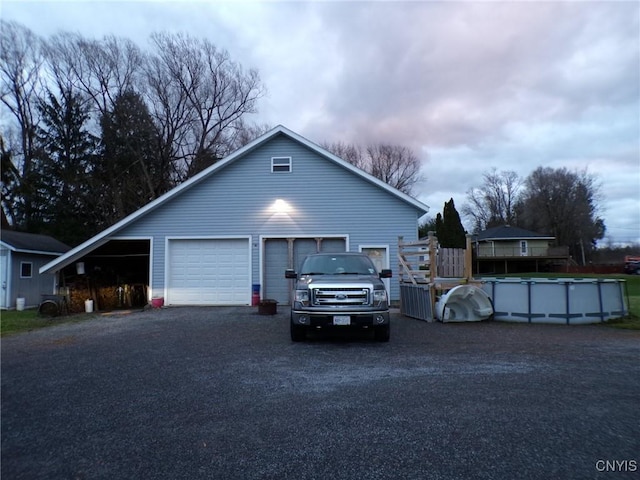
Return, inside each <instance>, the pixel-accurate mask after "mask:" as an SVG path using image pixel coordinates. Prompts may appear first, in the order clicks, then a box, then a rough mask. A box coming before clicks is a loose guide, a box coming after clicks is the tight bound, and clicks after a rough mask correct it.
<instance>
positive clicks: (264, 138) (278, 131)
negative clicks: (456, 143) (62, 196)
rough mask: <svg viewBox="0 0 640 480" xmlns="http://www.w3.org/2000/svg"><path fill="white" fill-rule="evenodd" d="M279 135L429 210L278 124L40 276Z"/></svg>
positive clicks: (424, 210) (51, 264)
mask: <svg viewBox="0 0 640 480" xmlns="http://www.w3.org/2000/svg"><path fill="white" fill-rule="evenodd" d="M278 135H284V136H286V137H288V138H290V139H292V140H294V141H296V142H298V143H300V144H302V145H304V146H305V147H307V148H309V149H311V150H312V151H314V152H316V153H317V154H319V155H321V156H323V157H324V158H326V159H328V160H330V161H332V162H334V163H335V164H337V165H339V166H341V167H343V168H344V169H346V170H349V171H350V172H352V173H355V174H356V175H358V176H360V177H361V178H363V179H364V180H366V181H367V182H370V183H372V184H374V185H376V186H378V187H379V188H381V189H383V190H386V191H387V192H388V193H390V194H391V195H393V196H395V197H397V198H399V199H400V200H402V201H403V202H405V203H407V204H409V205H411V206H412V207H414V208H415V209H416V210H417V211H418V212H420V215H423V214H425V213H427V212H428V211H429V207H428V206H427V205H425V204H424V203H422V202H420V201H418V200H416V199H415V198H413V197H411V196H409V195H407V194H405V193H403V192H401V191H400V190H398V189H396V188H393V187H392V186H391V185H389V184H387V183H385V182H383V181H382V180H379V179H378V178H376V177H374V176H373V175H370V174H368V173H366V172H365V171H363V170H360V169H359V168H357V167H355V166H353V165H352V164H350V163H349V162H347V161H345V160H343V159H341V158H340V157H337V156H336V155H334V154H332V153H331V152H329V151H327V150H325V149H324V148H322V147H320V146H319V145H317V144H315V143H313V142H311V141H309V140H307V139H306V138H304V137H303V136H301V135H298V134H297V133H295V132H292V131H291V130H289V129H288V128H286V127H284V126H282V125H278V126H277V127H275V128H273V129H271V130H270V131H268V132H266V133H265V134H264V135H261V136H260V137H258V138H256V139H255V140H253V141H252V142H250V143H248V144H247V145H245V146H244V147H242V148H240V149H238V150H236V151H235V152H233V153H232V154H230V155H229V156H227V157H225V158H224V159H222V160H221V161H219V162H217V163H214V164H213V165H211V166H210V167H209V168H207V169H205V170H203V171H202V172H200V173H198V174H197V175H195V176H193V177H191V178H190V179H189V180H186V181H185V182H183V183H181V184H180V185H178V186H176V187H175V188H173V189H171V190H169V191H168V192H167V193H165V194H164V195H162V196H161V197H158V198H157V199H155V200H153V201H152V202H150V203H148V204H147V205H145V206H144V207H142V208H140V209H139V210H137V211H136V212H134V213H132V214H131V215H129V216H127V217H125V218H123V219H122V220H120V221H119V222H117V223H116V224H114V225H112V226H111V227H109V228H107V229H106V230H103V231H102V232H100V233H99V234H97V235H96V236H94V237H93V238H90V239H89V240H87V241H86V242H84V243H82V244H80V245H78V246H77V247H75V248H74V249H73V250H71V251H69V252H68V253H67V254H66V255H63V256H61V257H59V258H57V259H55V260H54V261H52V262H49V263H48V264H47V265H44V266H43V267H42V268H40V273H49V272H54V271H57V270H60V269H61V268H64V267H65V266H66V265H69V264H70V263H73V262H74V261H76V260H77V259H78V258H81V257H82V256H84V255H86V254H87V253H88V252H90V251H91V250H93V249H95V248H97V247H98V246H100V245H102V244H104V243H106V242H107V241H108V239H109V236H111V235H113V234H115V233H117V232H118V231H119V230H122V229H123V228H124V227H126V226H127V225H129V224H131V223H133V222H134V221H135V220H137V219H138V218H140V217H142V216H143V215H146V214H148V213H149V212H151V211H153V210H155V209H156V208H158V207H160V206H161V205H163V204H165V203H167V202H169V201H170V200H171V199H172V198H174V197H176V196H177V195H179V194H180V193H182V192H183V191H185V190H187V189H189V188H192V187H193V186H195V185H197V184H199V183H200V182H202V181H203V180H205V179H207V178H209V177H211V176H212V175H215V174H216V173H217V172H218V171H220V170H222V169H223V168H225V167H227V166H229V165H230V164H232V163H234V162H235V161H237V160H239V159H240V158H242V157H244V156H245V155H246V154H248V153H249V152H251V151H253V150H255V149H257V148H259V147H260V146H262V145H263V144H264V143H266V142H268V141H269V140H271V139H273V138H275V137H277V136H278Z"/></svg>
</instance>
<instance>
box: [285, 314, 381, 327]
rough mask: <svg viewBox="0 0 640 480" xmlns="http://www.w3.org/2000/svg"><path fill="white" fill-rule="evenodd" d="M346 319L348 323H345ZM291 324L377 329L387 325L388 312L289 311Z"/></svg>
mask: <svg viewBox="0 0 640 480" xmlns="http://www.w3.org/2000/svg"><path fill="white" fill-rule="evenodd" d="M347 317H348V321H347ZM291 323H292V324H294V325H301V326H306V327H315V328H323V327H332V326H336V327H342V326H347V327H349V326H350V327H362V328H366V327H377V326H380V325H388V324H389V311H388V310H383V311H374V312H309V311H304V310H291Z"/></svg>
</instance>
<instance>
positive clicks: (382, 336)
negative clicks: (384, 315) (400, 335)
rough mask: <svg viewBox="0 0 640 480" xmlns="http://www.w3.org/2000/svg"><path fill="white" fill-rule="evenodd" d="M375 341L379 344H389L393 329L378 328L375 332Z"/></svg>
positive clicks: (384, 326)
mask: <svg viewBox="0 0 640 480" xmlns="http://www.w3.org/2000/svg"><path fill="white" fill-rule="evenodd" d="M374 335H375V339H376V341H378V342H388V341H389V338H390V337H391V328H390V326H389V325H383V326H381V327H376V330H375V333H374Z"/></svg>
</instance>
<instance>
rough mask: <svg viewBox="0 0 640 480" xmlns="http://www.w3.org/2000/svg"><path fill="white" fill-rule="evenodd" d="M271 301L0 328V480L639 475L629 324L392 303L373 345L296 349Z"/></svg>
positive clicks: (346, 340)
mask: <svg viewBox="0 0 640 480" xmlns="http://www.w3.org/2000/svg"><path fill="white" fill-rule="evenodd" d="M279 310H280V313H279V314H278V315H275V316H260V315H257V314H256V311H255V309H254V308H250V307H244V308H235V307H234V308H167V309H162V310H154V311H146V312H134V313H132V314H128V315H113V316H98V315H97V316H96V318H95V319H93V320H89V321H86V322H82V323H77V324H67V325H59V326H56V327H52V328H49V329H45V330H39V331H34V332H30V333H25V334H20V335H14V336H9V337H5V338H3V339H2V467H1V473H2V478H3V479H5V478H6V479H39V478H42V479H85V478H86V479H93V478H104V479H134V478H135V479H156V478H157V479H198V478H203V479H205V478H206V479H262V478H269V479H296V480H299V479H316V478H317V479H396V478H397V479H458V478H460V479H467V478H474V479H512V478H540V479H547V478H563V479H590V478H594V479H598V478H603V479H619V478H638V476H639V475H640V419H639V418H640V416H639V413H640V408H639V407H640V367H639V359H640V333H639V332H629V331H623V330H616V329H612V328H608V327H604V326H570V327H566V326H552V325H521V324H509V323H498V322H486V323H479V324H439V323H434V324H431V323H423V322H420V321H417V320H412V319H408V318H404V317H402V316H400V315H398V314H395V315H393V325H392V334H391V342H390V343H388V344H381V343H376V342H374V341H373V340H372V339H370V338H369V337H368V336H366V335H339V336H332V337H327V336H316V337H314V338H312V339H311V340H310V341H308V342H304V343H300V344H298V343H296V344H294V343H291V342H290V340H289V331H288V330H289V329H288V311H287V309H286V308H280V309H279ZM616 461H617V462H616ZM611 470H616V471H611Z"/></svg>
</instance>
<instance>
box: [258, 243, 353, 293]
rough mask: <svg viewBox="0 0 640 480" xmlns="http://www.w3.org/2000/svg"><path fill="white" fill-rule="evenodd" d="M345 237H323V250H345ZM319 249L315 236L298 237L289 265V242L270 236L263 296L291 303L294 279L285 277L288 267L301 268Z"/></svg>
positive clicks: (266, 250) (266, 246)
mask: <svg viewBox="0 0 640 480" xmlns="http://www.w3.org/2000/svg"><path fill="white" fill-rule="evenodd" d="M345 247H346V242H345V239H344V238H326V239H323V240H322V242H321V246H320V251H321V252H344V251H345ZM317 251H318V242H317V241H316V239H315V238H296V239H295V240H294V242H293V265H289V244H288V241H287V239H285V238H269V239H267V240H266V241H265V272H264V282H265V285H264V286H263V295H262V298H272V299H274V300H277V301H278V303H280V304H284V305H288V304H290V303H291V299H290V296H291V288H292V285H293V283H292V281H291V280H287V279H286V278H284V271H285V269H287V268H294V269H295V270H299V268H300V264H301V263H302V260H304V257H306V256H307V255H309V254H310V253H316V252H317Z"/></svg>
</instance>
